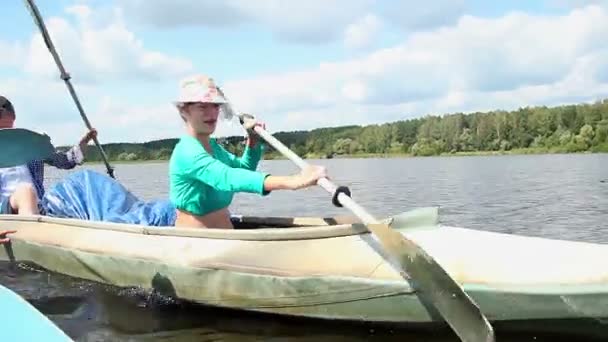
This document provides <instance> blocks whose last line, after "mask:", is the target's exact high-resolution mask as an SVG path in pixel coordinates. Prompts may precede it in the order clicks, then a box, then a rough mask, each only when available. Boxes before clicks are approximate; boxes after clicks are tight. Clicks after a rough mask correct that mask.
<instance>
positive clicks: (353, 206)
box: [254, 126, 378, 223]
mask: <svg viewBox="0 0 608 342" xmlns="http://www.w3.org/2000/svg"><path fill="white" fill-rule="evenodd" d="M254 130H255V132H256V133H257V134H259V135H260V136H261V137H262V138H264V140H266V141H267V142H268V143H269V144H270V145H272V146H273V147H274V148H275V149H276V150H277V151H279V152H281V153H282V154H283V155H284V156H286V157H287V158H289V159H290V160H291V161H292V162H294V163H295V164H296V165H297V166H298V167H300V168H301V169H304V168H306V167H307V166H308V165H309V164H308V163H307V162H305V161H304V160H303V159H302V158H300V157H299V156H298V155H297V154H295V153H294V152H293V151H291V150H290V149H289V148H287V146H285V145H283V143H281V142H280V141H279V140H277V139H276V138H275V137H273V136H272V135H271V134H270V133H268V132H267V131H266V130H265V129H263V128H262V127H260V126H255V127H254ZM317 184H318V185H319V186H320V187H322V188H323V189H325V190H326V191H327V192H329V193H330V194H334V193H335V192H336V190H337V189H338V188H337V187H336V186H335V185H334V184H333V183H332V182H331V181H330V180H329V179H327V178H321V179H319V180H318V182H317ZM338 201H339V202H340V204H341V205H342V206H344V207H345V208H347V209H349V210H350V211H352V212H353V214H355V215H356V216H357V217H358V218H359V219H360V220H361V221H362V222H363V223H377V222H378V220H376V219H375V218H374V217H373V216H372V215H371V214H369V213H368V212H367V211H366V210H365V209H364V208H363V207H361V206H360V205H359V204H357V202H355V201H354V200H353V199H352V198H351V197H349V196H347V195H346V194H344V193H339V194H338Z"/></svg>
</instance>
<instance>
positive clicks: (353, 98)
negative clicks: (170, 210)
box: [0, 0, 608, 145]
mask: <svg viewBox="0 0 608 342" xmlns="http://www.w3.org/2000/svg"><path fill="white" fill-rule="evenodd" d="M36 4H37V5H38V8H39V10H40V12H41V14H42V16H43V18H44V21H45V23H46V26H47V28H48V31H49V33H50V35H51V38H52V40H53V43H54V44H55V46H56V48H57V51H58V53H59V55H60V57H61V60H62V62H63V64H64V67H65V68H66V69H67V71H68V72H69V73H70V75H71V77H72V79H71V81H72V83H73V85H74V87H75V90H76V93H77V95H78V98H79V99H80V102H81V103H82V106H83V108H84V110H85V113H86V115H87V117H88V118H89V120H90V122H91V123H92V125H93V126H95V127H96V128H97V130H98V131H99V136H98V138H99V140H100V141H101V142H102V143H110V142H145V141H149V140H154V139H163V138H175V137H179V136H180V135H181V134H183V132H184V127H183V122H182V121H181V119H180V118H179V115H178V113H177V111H176V109H175V107H174V106H173V105H172V101H173V100H174V99H175V98H176V97H177V94H178V90H179V89H178V84H179V80H180V79H182V78H184V77H186V76H188V75H192V74H204V75H208V76H210V77H212V78H214V80H216V82H217V83H218V84H219V85H220V86H222V87H223V90H224V92H225V94H226V96H227V97H228V99H229V100H230V102H231V104H232V106H233V107H234V108H235V109H236V110H237V111H243V112H248V113H252V114H254V115H256V116H257V117H258V119H259V120H261V121H263V122H265V123H266V127H267V129H268V130H269V131H270V132H277V131H292V130H307V129H313V128H317V127H328V126H339V125H353V124H355V125H364V124H375V123H384V122H392V121H397V120H406V119H410V118H416V117H421V116H425V115H442V114H449V113H456V112H464V113H469V112H473V111H489V110H496V109H503V110H513V109H517V108H520V107H526V106H537V105H547V106H553V105H560V104H570V103H583V102H594V101H596V100H598V99H602V98H608V40H607V39H606V37H608V1H593V0H536V1H534V0H513V1H501V2H500V3H499V2H490V1H483V0H451V1H449V0H434V1H426V2H420V1H411V0H400V1H397V0H394V1H393V0H382V1H381V0H334V1H327V2H326V1H321V0H307V1H298V0H291V1H280V0H256V1H251V0H224V1H207V0H145V1H144V0H104V1H101V0H88V1H85V0H55V1H50V0H38V1H37V2H36ZM2 6H3V7H2V13H3V15H2V20H0V51H2V57H0V94H2V95H4V96H7V97H9V98H10V99H11V101H12V102H13V104H14V106H15V109H16V111H17V122H16V125H17V126H19V127H27V128H30V129H33V130H36V131H41V132H45V133H47V134H49V135H50V136H51V139H52V141H53V143H55V144H56V145H65V144H73V143H76V142H77V141H78V140H79V138H80V137H81V136H82V134H84V133H85V131H86V129H85V126H84V123H83V120H82V119H81V117H80V115H79V112H78V110H77V107H76V105H75V104H74V102H73V100H72V98H71V96H70V94H69V92H68V89H67V87H66V85H65V84H64V83H63V81H62V80H61V79H60V78H59V72H58V69H57V66H56V65H55V63H54V61H53V59H52V56H51V54H50V53H49V51H48V50H47V49H46V46H45V45H44V43H43V41H42V39H41V35H40V32H39V31H38V29H37V28H36V26H35V25H34V21H33V19H32V17H31V16H30V14H29V12H28V10H27V9H26V7H25V5H24V2H23V1H10V2H5V3H3V5H2ZM243 134H244V133H243V130H242V128H241V127H239V125H238V124H237V123H236V122H233V121H232V122H228V121H226V122H222V123H221V124H220V125H219V127H218V129H217V131H216V135H217V136H226V135H243Z"/></svg>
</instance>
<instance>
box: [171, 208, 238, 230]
mask: <svg viewBox="0 0 608 342" xmlns="http://www.w3.org/2000/svg"><path fill="white" fill-rule="evenodd" d="M175 226H176V227H184V228H223V229H232V228H233V226H232V222H231V221H230V212H229V211H228V208H224V209H220V210H216V211H213V212H211V213H209V214H206V215H203V216H199V215H195V214H192V213H190V212H187V211H183V210H180V209H177V217H176V219H175Z"/></svg>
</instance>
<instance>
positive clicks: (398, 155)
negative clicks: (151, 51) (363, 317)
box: [84, 148, 607, 165]
mask: <svg viewBox="0 0 608 342" xmlns="http://www.w3.org/2000/svg"><path fill="white" fill-rule="evenodd" d="M602 153H607V152H593V151H580V152H566V151H560V150H550V149H545V148H526V149H514V150H508V151H506V150H505V151H468V152H464V151H460V152H453V153H450V152H444V153H441V154H436V155H430V156H421V155H413V154H411V153H402V152H391V153H356V154H340V155H335V156H333V157H331V158H328V157H327V156H323V155H307V156H302V158H303V159H391V158H433V157H483V156H509V155H510V156H513V155H552V154H602ZM263 160H287V158H285V157H284V156H282V155H275V154H274V153H273V154H271V155H269V156H267V157H266V158H263ZM109 162H110V163H111V164H127V165H128V164H152V163H168V162H169V159H143V160H109ZM84 164H85V165H87V164H91V165H94V164H103V161H101V160H99V161H85V162H84Z"/></svg>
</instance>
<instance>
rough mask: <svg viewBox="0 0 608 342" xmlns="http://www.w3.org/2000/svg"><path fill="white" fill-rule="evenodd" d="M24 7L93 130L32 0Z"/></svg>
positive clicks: (82, 114) (80, 111) (109, 172)
mask: <svg viewBox="0 0 608 342" xmlns="http://www.w3.org/2000/svg"><path fill="white" fill-rule="evenodd" d="M25 5H26V7H27V8H28V10H29V11H30V14H31V15H32V18H33V19H34V23H35V24H36V26H38V29H40V33H41V34H42V38H43V39H44V43H45V44H46V47H47V48H48V50H49V52H50V53H51V55H52V56H53V59H54V60H55V64H57V68H59V71H60V73H61V79H62V80H64V81H65V84H66V86H67V87H68V91H69V92H70V95H72V99H73V100H74V102H75V103H76V107H77V108H78V112H79V113H80V117H82V120H83V121H84V123H85V125H86V126H87V128H88V129H89V130H91V129H93V127H92V126H91V123H90V122H89V119H88V118H87V116H86V114H85V113H84V109H83V108H82V105H81V104H80V101H79V100H78V97H77V96H76V91H75V90H74V87H73V86H72V83H71V82H70V78H71V77H70V74H68V73H67V72H66V71H65V68H64V67H63V64H62V63H61V59H59V54H57V51H56V50H55V47H54V45H53V41H52V40H51V37H50V35H49V33H48V31H47V30H46V26H45V25H44V21H43V20H42V16H41V15H40V12H39V11H38V7H36V4H34V1H33V0H25ZM93 141H94V142H95V145H96V146H97V148H98V149H99V152H100V154H101V159H103V162H104V164H105V165H106V169H107V172H108V175H110V177H112V178H114V168H112V167H111V166H110V163H109V162H108V157H107V156H106V153H105V152H104V150H103V148H102V147H101V144H99V141H98V140H97V137H94V138H93ZM82 152H83V153H84V151H82Z"/></svg>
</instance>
